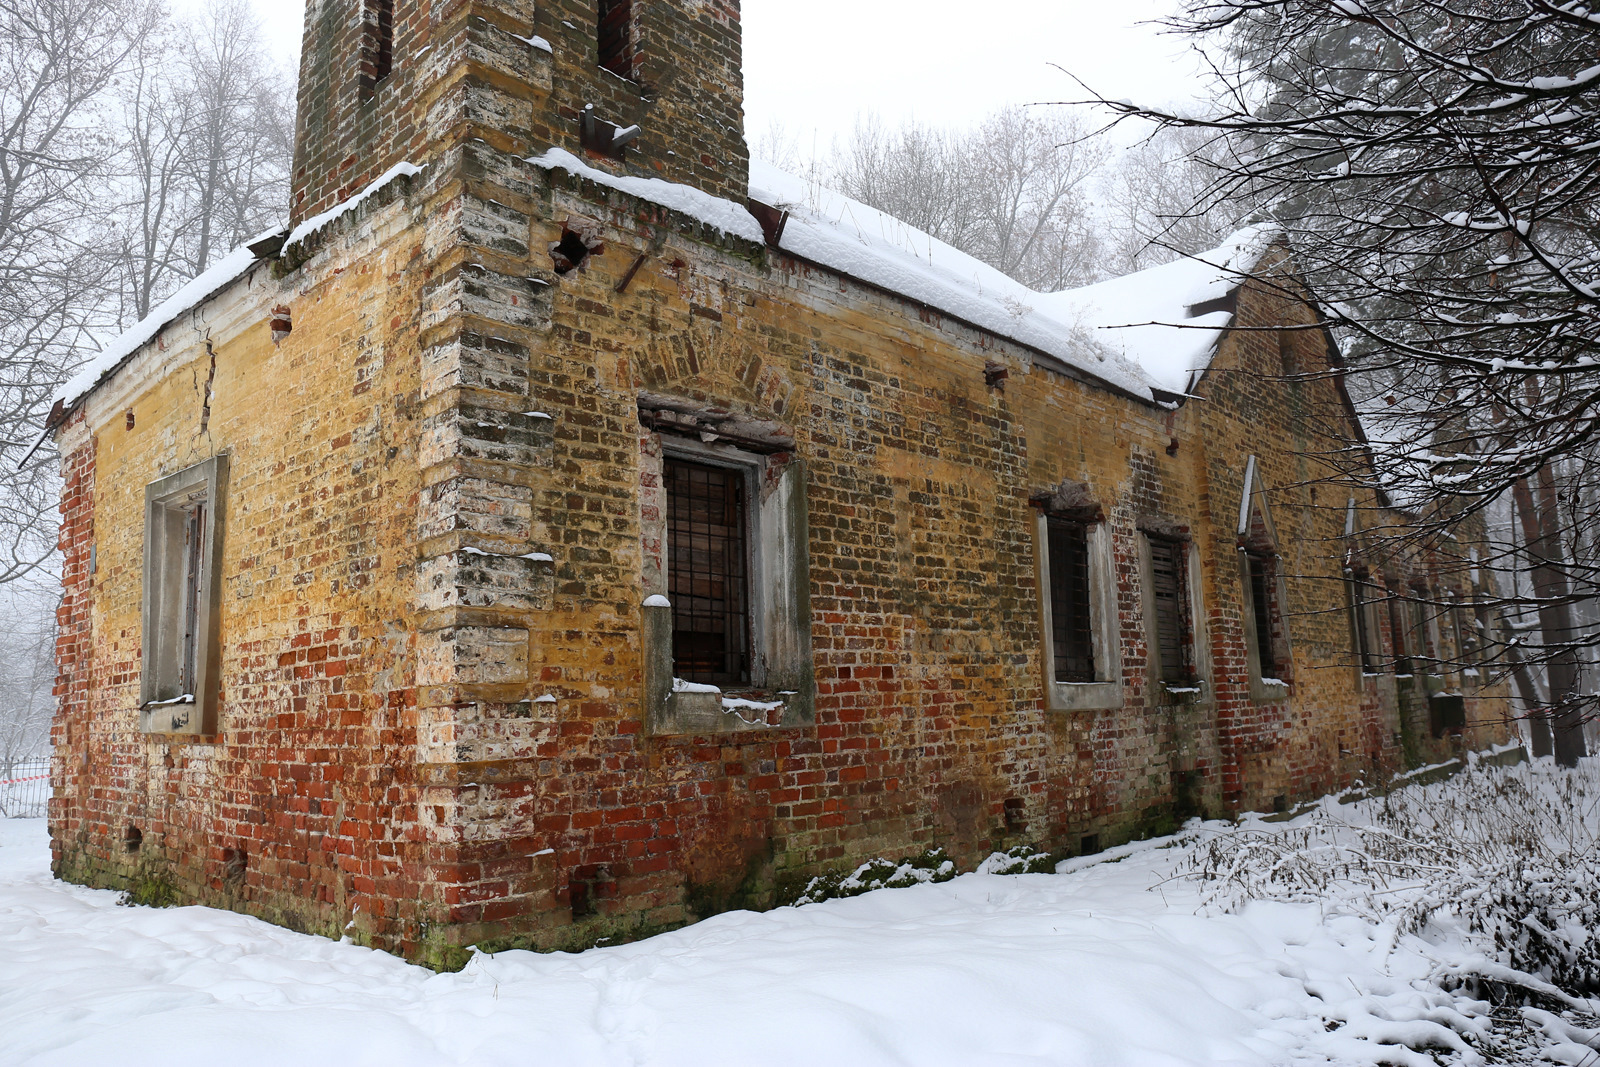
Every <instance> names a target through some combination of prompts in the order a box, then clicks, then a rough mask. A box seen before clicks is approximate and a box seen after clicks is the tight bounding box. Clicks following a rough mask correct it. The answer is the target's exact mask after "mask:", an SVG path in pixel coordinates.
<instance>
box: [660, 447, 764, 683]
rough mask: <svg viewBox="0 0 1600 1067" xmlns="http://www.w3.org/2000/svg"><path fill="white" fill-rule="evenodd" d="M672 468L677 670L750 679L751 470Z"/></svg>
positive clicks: (671, 585)
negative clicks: (748, 504) (748, 507)
mask: <svg viewBox="0 0 1600 1067" xmlns="http://www.w3.org/2000/svg"><path fill="white" fill-rule="evenodd" d="M664 474H665V478H666V489H667V512H668V514H667V571H668V574H667V589H668V593H667V596H668V598H669V599H670V600H671V601H672V658H673V664H674V673H675V674H676V675H677V676H678V677H679V678H682V679H684V680H685V681H689V682H702V683H707V684H711V685H744V684H748V683H749V681H750V606H749V605H750V587H749V533H748V514H747V510H746V501H745V474H744V472H743V471H742V470H737V469H732V468H727V467H711V466H707V465H704V464H700V463H690V462H687V461H685V460H681V459H671V458H669V459H667V460H666V462H665V464H664Z"/></svg>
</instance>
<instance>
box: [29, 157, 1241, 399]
mask: <svg viewBox="0 0 1600 1067" xmlns="http://www.w3.org/2000/svg"><path fill="white" fill-rule="evenodd" d="M528 162H529V163H531V164H533V165H534V166H537V167H541V168H544V169H546V170H554V169H560V170H565V171H567V172H569V173H572V174H576V175H579V176H581V177H583V178H585V179H587V180H589V181H592V182H595V183H597V184H600V185H604V186H606V187H608V188H612V189H616V190H618V191H620V192H624V193H627V194H628V195H630V196H635V197H638V198H640V199H642V200H647V201H650V202H651V203H655V204H659V205H661V206H662V207H665V208H668V209H670V210H672V211H676V212H679V213H680V214H684V215H687V216H689V217H691V218H695V219H698V220H699V221H701V222H702V223H704V224H706V225H708V226H711V227H713V228H715V229H717V230H719V231H721V232H724V233H728V234H731V235H734V236H736V237H740V238H743V239H745V240H749V241H763V240H765V236H764V233H763V231H762V227H761V224H760V223H759V222H758V221H757V220H756V218H755V216H754V215H752V214H751V213H750V211H749V210H748V209H747V208H746V207H745V205H743V204H737V203H734V202H733V201H730V200H725V199H722V198H720V197H717V196H713V195H711V194H710V193H707V192H704V191H702V190H700V189H696V188H693V187H692V186H687V185H681V184H677V183H674V182H668V181H664V180H662V179H660V178H636V177H627V176H617V175H613V174H610V173H607V172H606V171H603V170H600V169H598V168H595V167H592V166H590V165H588V164H587V163H585V162H584V161H583V160H581V159H579V158H578V157H577V156H575V155H573V154H572V153H571V152H568V151H566V150H565V149H561V148H552V149H550V150H548V151H546V152H545V153H543V154H542V155H539V156H535V157H532V158H530V159H529V160H528ZM418 171H419V168H418V167H417V166H415V165H413V164H410V163H401V164H398V165H396V166H395V167H392V168H390V170H389V171H387V172H386V173H385V174H384V175H382V176H381V177H380V178H378V179H377V180H376V181H374V182H373V183H372V184H371V185H369V186H368V187H367V188H366V189H364V190H362V191H361V193H359V194H357V195H356V196H354V197H352V198H351V199H349V200H347V201H345V202H343V203H341V204H339V205H337V206H336V207H334V208H332V209H330V210H329V211H327V212H324V213H323V214H321V215H318V216H316V217H315V218H312V219H308V220H306V221H305V222H303V223H301V224H300V225H299V226H298V227H296V228H295V229H294V231H293V233H291V234H290V235H289V237H288V240H287V241H286V242H285V244H286V245H292V244H293V243H294V242H296V241H298V240H300V239H302V238H304V237H306V236H308V235H309V234H310V233H311V232H313V231H315V230H317V229H320V228H322V227H323V226H326V225H327V224H328V223H330V222H332V221H333V220H334V219H336V218H338V217H339V216H341V215H343V214H345V213H347V212H349V211H352V210H354V209H355V208H356V207H358V206H359V205H360V204H361V202H362V201H364V200H365V199H366V198H368V197H369V196H371V195H372V194H373V193H375V192H377V191H378V190H379V189H381V188H382V187H383V186H385V185H387V184H388V183H389V182H391V181H393V180H394V179H396V178H398V177H401V176H406V175H413V174H416V173H418ZM750 196H751V198H752V199H753V200H756V201H758V202H760V203H762V204H767V205H770V206H772V207H777V208H781V209H783V210H784V211H786V212H787V213H788V219H787V222H786V223H785V225H784V227H783V230H782V233H781V235H780V237H779V241H778V246H779V248H781V249H782V250H783V251H785V252H788V253H790V254H791V255H794V256H797V257H799V258H802V259H805V260H808V261H810V262H813V263H817V264H819V265H821V266H824V267H827V268H830V269H832V270H836V271H838V272H840V273H841V274H844V275H847V276H849V277H851V278H854V279H856V280H858V281H861V282H865V283H867V284H869V285H872V286H874V287H876V288H879V289H883V290H886V291H888V292H891V293H895V294H898V295H900V296H904V297H906V298H908V299H910V300H914V301H916V302H918V303H921V304H924V305H926V306H928V307H930V308H933V309H935V310H937V311H940V312H943V313H944V314H947V315H950V316H952V317H954V318H957V319H960V320H962V321H964V322H967V323H970V324H971V325H973V326H976V327H978V328H980V329H982V330H986V331H988V332H990V333H992V334H995V335H996V336H999V337H1003V338H1007V339H1009V340H1012V341H1015V342H1017V343H1019V344H1022V345H1024V346H1026V347H1028V348H1031V349H1034V350H1035V351H1039V352H1043V353H1045V354H1047V355H1049V356H1053V357H1055V358H1056V359H1058V360H1060V361H1061V362H1063V363H1065V364H1067V365H1068V366H1071V367H1073V368H1075V369H1077V370H1079V371H1082V372H1083V373H1085V374H1087V375H1089V376H1092V377H1094V378H1098V379H1100V380H1101V381H1104V382H1106V383H1108V384H1109V385H1111V386H1113V387H1116V388H1118V389H1121V390H1123V391H1124V392H1127V393H1130V394H1132V395H1134V396H1138V397H1142V398H1144V399H1157V398H1158V397H1159V398H1165V397H1167V396H1170V395H1172V394H1180V395H1181V394H1184V393H1187V392H1188V391H1189V389H1190V387H1191V386H1192V385H1193V382H1194V379H1195V376H1196V375H1197V374H1198V373H1199V372H1200V371H1201V370H1203V369H1204V368H1205V366H1206V364H1207V363H1208V361H1209V359H1210V355H1211V353H1212V352H1213V351H1214V349H1215V346H1216V343H1217V339H1218V337H1219V336H1220V334H1221V332H1222V331H1223V330H1224V329H1226V328H1227V327H1228V326H1229V325H1230V323H1231V322H1232V318H1233V315H1232V312H1231V311H1228V310H1217V309H1211V310H1206V309H1204V308H1200V310H1201V311H1202V312H1203V313H1201V314H1193V313H1192V312H1193V310H1194V309H1196V307H1197V305H1205V304H1207V303H1208V302H1211V301H1215V300H1217V299H1218V298H1220V297H1224V296H1226V295H1227V294H1228V293H1230V292H1232V291H1233V290H1234V289H1236V288H1237V287H1238V286H1239V284H1240V283H1241V282H1242V281H1243V279H1244V276H1245V274H1247V273H1248V272H1249V271H1250V270H1251V269H1252V268H1253V267H1254V266H1255V263H1256V261H1257V260H1258V259H1259V257H1260V254H1261V252H1262V251H1263V250H1264V248H1265V246H1266V244H1267V241H1268V239H1269V236H1270V234H1269V233H1268V231H1265V230H1263V229H1259V228H1257V229H1250V230H1244V231H1241V232H1240V233H1238V234H1235V235H1234V236H1233V237H1232V238H1230V239H1229V240H1228V242H1226V243H1225V244H1224V245H1222V247H1220V248H1217V249H1214V250H1212V251H1210V252H1206V253H1203V254H1201V255H1199V256H1196V257H1193V258H1190V259H1184V260H1179V261H1178V262H1175V263H1169V264H1166V265H1164V266H1160V267H1152V268H1150V269H1149V270H1143V271H1140V272H1138V273H1137V274H1130V275H1127V276H1126V277H1122V278H1116V279H1113V280H1111V281H1107V282H1101V283H1099V284H1097V285H1091V286H1087V287H1085V288H1082V289H1074V290H1068V291H1065V292H1060V293H1040V292H1036V291H1035V290H1033V289H1030V288H1028V287H1027V286H1025V285H1023V284H1022V283H1021V282H1018V281H1016V280H1014V279H1012V278H1010V277H1008V276H1007V275H1005V274H1002V273H1001V272H1000V271H999V270H997V269H995V268H994V267H991V266H989V265H988V264H987V263H984V262H982V261H981V260H978V259H975V258H973V257H972V256H970V255H967V254H966V253H965V252H962V251H960V250H958V249H956V248H954V247H952V246H950V245H948V244H945V243H944V242H943V241H940V240H938V239H937V238H935V237H932V236H930V235H929V234H927V233H924V232H922V231H921V230H918V229H916V228H914V227H912V226H910V225H908V224H906V223H904V222H901V221H900V220H899V219H896V218H894V217H893V216H891V215H888V214H885V213H884V212H882V211H878V210H877V209H875V208H871V207H868V206H866V205H865V204H862V203H860V202H859V201H856V200H852V199H850V198H849V197H847V196H844V195H842V194H839V193H836V192H833V191H832V190H829V189H826V188H823V187H821V186H820V185H818V184H816V183H813V182H808V181H807V180H805V179H803V178H799V177H796V176H794V175H792V174H788V173H786V172H784V171H782V170H779V169H778V168H777V167H774V166H772V165H770V164H767V163H763V162H760V161H752V162H751V167H750ZM278 232H279V231H271V232H269V233H267V234H263V235H261V237H259V238H256V239H255V241H252V242H250V243H251V244H254V243H256V242H257V241H260V240H262V239H264V238H267V237H271V236H275V235H276V234H277V233H278ZM257 258H258V257H257V255H256V254H255V253H254V252H252V251H251V250H250V248H249V245H246V246H245V247H242V248H238V249H235V250H234V251H233V252H231V253H229V254H228V255H227V256H226V257H224V258H223V259H222V260H220V261H219V262H218V263H217V264H216V265H215V266H213V267H212V268H211V269H210V270H207V271H206V272H205V273H204V274H202V275H200V276H199V277H198V278H196V279H194V280H193V281H191V282H190V283H189V284H188V285H185V286H184V287H183V288H182V289H180V290H178V291H177V292H176V293H174V294H173V295H172V297H171V298H170V299H168V300H167V301H166V302H165V303H163V304H162V305H161V306H160V307H158V308H157V309H156V310H155V311H154V312H152V313H151V314H150V315H149V316H148V317H146V318H145V319H144V320H143V321H141V322H140V323H138V324H137V325H136V326H134V327H133V328H132V329H130V330H128V331H127V332H126V333H124V334H123V335H122V336H121V337H119V338H117V339H116V340H115V341H113V342H112V343H111V344H109V345H107V346H106V348H105V349H104V350H102V351H101V352H99V353H97V354H96V355H95V356H94V357H93V358H92V359H90V360H89V362H88V363H86V364H85V365H84V366H83V368H82V369H81V370H79V372H78V373H77V374H76V375H74V376H73V377H72V378H71V379H70V380H69V381H67V382H66V383H65V384H64V385H62V386H61V387H60V388H59V389H57V390H56V393H55V396H54V397H53V400H54V401H55V402H57V403H59V404H61V405H62V408H63V409H65V408H70V407H72V406H73V405H74V404H76V403H77V402H78V401H79V400H81V399H82V398H83V397H84V396H85V395H87V394H88V393H89V392H90V391H91V390H92V389H94V388H95V386H97V385H98V384H99V383H100V382H101V381H103V380H104V379H105V378H106V377H107V376H109V375H110V374H111V373H112V372H114V371H115V370H116V368H117V367H119V366H121V364H122V363H123V362H124V361H126V360H127V359H128V358H129V357H130V356H132V355H133V353H134V352H135V351H137V350H138V349H139V348H140V347H141V346H143V345H145V344H146V343H148V342H149V341H151V340H152V339H154V338H155V337H156V335H157V334H159V333H160V332H161V330H162V329H164V328H165V327H166V326H167V325H168V324H170V323H171V322H173V321H174V320H175V319H177V318H178V317H179V316H181V315H183V314H184V313H185V312H187V311H188V310H190V309H191V308H193V307H195V306H196V305H198V304H200V303H201V302H202V301H204V300H206V299H207V298H209V297H210V296H212V295H213V294H215V293H216V292H218V291H219V290H221V289H222V288H224V287H225V286H227V285H228V284H230V283H231V282H233V281H234V280H235V279H237V278H239V277H240V276H241V275H243V274H244V273H245V272H246V271H247V270H249V269H250V266H251V265H252V264H253V263H255V262H256V260H257Z"/></svg>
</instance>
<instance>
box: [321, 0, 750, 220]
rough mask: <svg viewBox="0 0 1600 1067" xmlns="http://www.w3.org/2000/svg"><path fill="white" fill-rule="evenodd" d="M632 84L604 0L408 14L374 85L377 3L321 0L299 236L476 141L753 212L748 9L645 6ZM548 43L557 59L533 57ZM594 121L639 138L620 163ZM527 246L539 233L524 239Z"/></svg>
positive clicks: (723, 3) (471, 3)
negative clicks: (612, 49) (339, 209)
mask: <svg viewBox="0 0 1600 1067" xmlns="http://www.w3.org/2000/svg"><path fill="white" fill-rule="evenodd" d="M633 7H634V9H635V20H636V38H637V41H638V61H637V64H636V72H635V77H634V78H633V79H625V78H620V77H618V76H617V75H615V74H613V73H611V72H610V71H607V70H602V69H601V68H600V66H599V62H598V58H597V34H596V25H597V19H598V14H597V11H598V8H597V5H596V2H595V0H543V2H540V3H537V4H535V3H531V2H518V0H395V3H394V9H395V15H394V69H393V72H392V73H391V74H390V75H389V76H388V77H387V78H386V79H384V80H383V81H382V82H381V83H379V84H378V85H377V86H376V87H375V88H372V89H365V88H364V87H363V82H362V64H363V50H362V41H363V34H364V32H365V30H364V24H363V22H362V18H361V14H362V10H363V4H362V0H311V2H310V3H309V4H308V6H307V10H306V29H305V37H304V41H303V43H302V57H301V74H300V92H299V117H298V126H297V129H296V140H295V145H296V150H295V166H294V170H295V172H294V183H293V184H294V192H293V198H292V217H293V221H295V222H299V221H300V220H302V219H305V218H309V217H310V216H312V215H316V214H318V213H319V212H322V211H325V210H326V209H328V208H329V207H332V206H333V205H334V204H336V203H338V202H339V201H341V200H343V199H345V198H347V197H349V196H350V195H352V194H353V193H355V192H357V191H359V190H360V189H362V188H363V187H365V186H366V185H367V184H368V183H369V182H371V181H372V180H373V179H375V178H377V177H378V176H379V175H380V174H382V173H384V172H385V171H386V170H388V169H389V168H390V167H391V166H393V165H394V164H396V163H399V162H402V161H404V162H411V163H418V164H421V163H427V162H431V161H433V160H434V159H436V158H438V156H439V155H440V154H441V153H443V152H446V151H448V150H450V149H452V148H456V147H459V146H462V145H467V144H471V143H475V142H483V143H487V144H490V145H493V146H494V147H495V148H497V149H500V150H502V151H504V152H506V153H508V154H509V155H511V156H513V157H515V156H527V155H531V154H533V153H535V152H541V151H543V150H545V149H546V148H549V147H552V146H554V147H560V148H565V149H567V150H568V151H570V152H573V153H577V154H579V155H583V156H585V157H586V158H588V159H589V160H590V162H591V163H593V164H594V165H596V166H600V167H604V168H607V169H611V170H613V171H615V172H616V173H619V174H624V173H626V174H640V175H646V176H651V177H662V178H666V179H668V180H669V181H676V182H683V183H685V184H689V185H694V186H696V187H698V188H701V189H705V190H706V191H708V192H711V193H715V194H716V195H719V196H725V197H728V198H730V199H733V200H735V201H737V202H739V203H743V201H744V198H745V195H746V185H747V184H748V179H749V166H750V156H749V149H748V148H747V147H746V145H745V140H744V96H743V84H744V81H743V78H744V75H743V66H742V64H743V54H742V49H741V45H740V37H739V7H738V4H737V3H735V2H732V0H671V2H667V0H634V4H633ZM535 39H539V40H543V41H544V42H545V43H546V44H548V46H549V48H548V50H547V49H545V48H542V47H537V46H535V45H533V44H531V43H530V42H531V41H533V40H535ZM589 106H593V108H594V109H595V113H596V115H598V116H599V117H600V118H601V119H603V120H604V121H606V122H609V123H611V124H612V125H613V126H616V127H628V126H632V125H638V126H640V127H641V128H642V131H643V132H642V133H641V135H640V136H639V138H638V139H637V140H636V141H634V142H633V143H632V144H630V145H629V146H628V147H627V149H626V150H625V153H624V157H623V158H622V159H620V160H612V159H608V158H604V157H601V156H599V155H596V154H594V153H588V152H585V151H584V149H583V146H582V145H581V144H580V141H579V115H580V113H581V112H582V110H583V109H584V108H585V107H589ZM524 236H525V234H524Z"/></svg>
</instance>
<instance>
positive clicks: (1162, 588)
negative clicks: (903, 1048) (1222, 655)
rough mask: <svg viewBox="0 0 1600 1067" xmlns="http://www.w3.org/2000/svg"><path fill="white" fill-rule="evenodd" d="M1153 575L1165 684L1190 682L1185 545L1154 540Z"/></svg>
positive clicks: (1158, 653)
mask: <svg viewBox="0 0 1600 1067" xmlns="http://www.w3.org/2000/svg"><path fill="white" fill-rule="evenodd" d="M1150 572H1151V582H1152V590H1151V592H1152V594H1153V599H1154V601H1155V609H1156V619H1155V622H1156V652H1157V655H1158V657H1159V660H1160V669H1161V680H1162V681H1164V682H1187V681H1190V680H1192V679H1193V677H1194V670H1193V665H1192V663H1191V659H1190V654H1189V647H1188V622H1187V619H1186V614H1187V608H1186V604H1185V600H1186V597H1185V595H1184V588H1183V585H1184V583H1183V545H1182V544H1181V543H1179V542H1176V541H1166V540H1162V539H1160V538H1154V537H1152V538H1150Z"/></svg>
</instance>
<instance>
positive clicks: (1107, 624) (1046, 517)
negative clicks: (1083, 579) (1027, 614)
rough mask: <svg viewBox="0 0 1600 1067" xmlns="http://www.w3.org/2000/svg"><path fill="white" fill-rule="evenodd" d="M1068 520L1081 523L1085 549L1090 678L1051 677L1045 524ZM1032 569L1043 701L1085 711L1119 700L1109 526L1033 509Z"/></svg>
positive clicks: (1058, 707) (1118, 644) (1052, 644)
mask: <svg viewBox="0 0 1600 1067" xmlns="http://www.w3.org/2000/svg"><path fill="white" fill-rule="evenodd" d="M1052 522H1071V523H1074V524H1075V525H1079V526H1082V527H1083V529H1084V540H1085V542H1086V544H1085V549H1086V551H1087V555H1088V571H1089V574H1088V584H1089V589H1088V598H1087V601H1088V612H1089V640H1090V645H1091V647H1092V649H1093V659H1094V675H1095V676H1094V680H1092V681H1081V682H1060V681H1057V680H1056V665H1055V641H1054V633H1055V618H1054V610H1055V609H1054V605H1053V603H1052V596H1051V588H1050V524H1051V523H1052ZM1034 569H1035V572H1036V574H1037V582H1038V586H1037V587H1038V592H1039V633H1040V638H1041V640H1040V642H1039V644H1040V655H1039V662H1040V667H1041V669H1042V672H1043V675H1042V677H1043V682H1044V688H1045V694H1046V707H1047V708H1048V709H1049V710H1051V711H1085V710H1091V709H1105V708H1119V707H1121V706H1122V656H1121V640H1120V637H1121V634H1120V631H1119V629H1118V617H1117V588H1116V578H1115V576H1116V569H1115V561H1114V559H1113V553H1112V545H1111V531H1110V528H1109V525H1108V524H1107V523H1106V522H1104V521H1096V522H1089V521H1079V520H1076V519H1071V518H1068V517H1065V516H1061V515H1053V514H1051V513H1050V512H1049V511H1048V510H1047V509H1042V508H1041V509H1039V510H1038V511H1037V512H1036V514H1035V518H1034Z"/></svg>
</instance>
